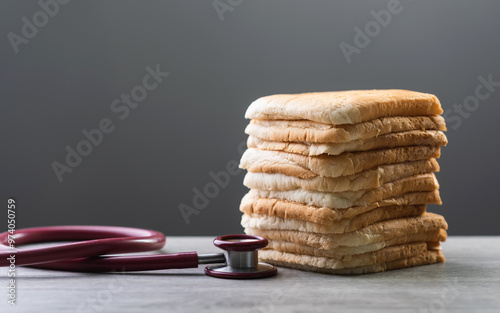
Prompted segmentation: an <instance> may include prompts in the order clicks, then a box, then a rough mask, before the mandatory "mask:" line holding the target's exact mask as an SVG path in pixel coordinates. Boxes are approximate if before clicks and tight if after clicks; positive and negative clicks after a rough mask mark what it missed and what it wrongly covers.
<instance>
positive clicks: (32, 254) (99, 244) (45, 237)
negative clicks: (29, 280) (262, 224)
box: [0, 226, 277, 279]
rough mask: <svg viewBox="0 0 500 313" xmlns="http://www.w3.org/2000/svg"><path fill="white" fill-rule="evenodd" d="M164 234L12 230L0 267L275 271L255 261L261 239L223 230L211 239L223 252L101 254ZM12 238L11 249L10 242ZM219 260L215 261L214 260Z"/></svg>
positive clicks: (141, 247)
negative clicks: (203, 267) (48, 243)
mask: <svg viewBox="0 0 500 313" xmlns="http://www.w3.org/2000/svg"><path fill="white" fill-rule="evenodd" d="M75 240H83V241H76V242H70V243H61V244H57V245H51V246H47V247H34V248H27V249H18V248H17V246H18V245H25V244H33V243H43V242H57V241H75ZM165 241H166V239H165V236H164V235H163V234H162V233H160V232H157V231H154V230H147V229H138V228H128V227H110V226H53V227H36V228H26V229H19V230H16V231H15V233H14V235H12V234H10V233H9V232H5V233H1V234H0V266H11V264H15V266H21V265H26V266H32V267H37V268H43V269H52V270H64V271H77V272H130V271H149V270H161V269H173V268H197V267H198V265H199V264H217V265H209V266H207V267H205V273H206V274H207V275H209V276H213V277H219V278H235V279H246V278H264V277H270V276H273V275H276V273H277V269H276V267H274V266H272V265H270V264H266V263H260V262H259V261H258V250H259V249H262V248H264V247H265V246H267V243H268V242H267V239H266V238H264V237H260V236H250V235H226V236H220V237H217V238H215V239H214V245H215V246H217V247H219V248H221V249H223V250H224V253H213V254H198V253H197V252H181V253H173V254H153V255H131V256H107V255H112V254H122V253H137V252H146V251H154V250H158V249H161V248H163V246H164V245H165ZM14 243H15V247H14V248H12V246H11V244H14ZM218 263H220V264H218Z"/></svg>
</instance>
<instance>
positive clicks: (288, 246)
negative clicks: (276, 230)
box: [265, 229, 447, 259]
mask: <svg viewBox="0 0 500 313" xmlns="http://www.w3.org/2000/svg"><path fill="white" fill-rule="evenodd" d="M446 237H447V234H446V230H444V229H436V230H432V231H428V232H420V233H413V234H408V235H405V236H401V237H396V238H393V239H390V240H386V241H380V242H374V243H370V244H366V245H360V246H339V247H335V248H333V249H328V250H323V249H318V248H314V247H311V246H307V245H303V244H299V243H295V242H291V241H283V240H274V239H269V240H268V241H269V244H268V246H267V247H266V248H265V249H270V250H275V251H280V252H287V253H294V254H304V255H311V256H319V257H327V258H333V259H343V258H344V259H350V258H352V257H355V256H356V255H360V254H364V253H368V252H374V251H379V250H381V249H385V248H387V247H393V246H398V245H408V244H413V243H419V242H426V243H427V247H428V249H429V250H441V245H440V243H439V242H440V241H446Z"/></svg>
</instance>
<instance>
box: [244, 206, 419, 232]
mask: <svg viewBox="0 0 500 313" xmlns="http://www.w3.org/2000/svg"><path fill="white" fill-rule="evenodd" d="M425 208H426V205H425V204H420V205H408V206H397V205H396V206H387V207H381V208H377V209H374V210H371V211H368V212H365V213H363V214H360V215H357V216H355V217H352V218H346V219H341V220H340V221H337V222H335V223H328V224H319V223H313V222H309V221H303V220H299V219H291V218H282V217H277V216H274V215H265V214H244V215H243V216H242V219H241V225H242V226H243V227H250V228H259V229H280V230H298V231H304V232H312V233H347V232H352V231H356V230H359V229H361V228H364V227H367V226H369V225H371V224H374V223H377V222H381V221H386V220H391V219H395V218H404V217H414V216H420V215H422V214H424V212H425Z"/></svg>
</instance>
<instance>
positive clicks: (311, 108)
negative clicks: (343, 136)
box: [245, 89, 443, 125]
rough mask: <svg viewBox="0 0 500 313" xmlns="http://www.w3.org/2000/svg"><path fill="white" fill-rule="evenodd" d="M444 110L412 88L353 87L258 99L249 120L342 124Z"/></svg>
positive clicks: (435, 101)
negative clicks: (375, 88)
mask: <svg viewBox="0 0 500 313" xmlns="http://www.w3.org/2000/svg"><path fill="white" fill-rule="evenodd" d="M441 113H443V110H442V108H441V104H440V102H439V100H438V98H437V97H436V96H434V95H431V94H426V93H420V92H415V91H409V90H397V89H389V90H350V91H336V92H314V93H303V94H281V95H272V96H267V97H262V98H259V99H257V100H255V101H254V102H253V103H252V104H251V105H250V106H249V107H248V110H247V112H246V114H245V118H248V119H284V120H310V121H314V122H318V123H325V124H332V125H341V124H356V123H362V122H365V121H370V120H373V119H377V118H381V117H388V116H432V115H439V114H441Z"/></svg>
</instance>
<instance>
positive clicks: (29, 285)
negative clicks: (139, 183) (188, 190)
mask: <svg viewBox="0 0 500 313" xmlns="http://www.w3.org/2000/svg"><path fill="white" fill-rule="evenodd" d="M212 239H213V238H211V237H170V238H168V240H167V247H166V249H165V252H177V251H192V250H197V251H200V253H204V252H206V253H211V252H217V251H218V249H217V248H215V247H213V245H212ZM443 250H444V254H445V256H446V259H447V262H446V263H444V264H435V265H429V266H421V267H416V268H410V269H404V270H396V271H390V272H384V273H379V274H369V275H363V276H352V277H351V276H331V275H323V274H317V273H310V272H302V271H298V270H291V269H286V268H280V269H279V274H278V276H277V277H274V278H269V279H263V280H241V281H236V280H223V279H216V278H211V277H208V276H205V275H204V274H203V267H201V266H200V267H199V268H198V269H184V270H170V271H156V272H146V273H131V274H82V273H65V272H56V271H47V270H38V269H30V268H18V275H19V277H18V278H17V284H18V285H17V295H18V304H17V306H16V307H11V306H9V305H7V299H6V295H5V293H3V294H4V296H2V297H1V298H2V300H1V302H0V312H2V313H3V312H204V311H206V312H262V313H276V312H326V311H328V312H388V311H391V312H499V311H500V300H499V299H500V237H450V238H448V241H447V242H446V243H444V244H443ZM0 281H1V282H2V283H1V284H2V285H3V286H6V285H7V269H6V268H0Z"/></svg>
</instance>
